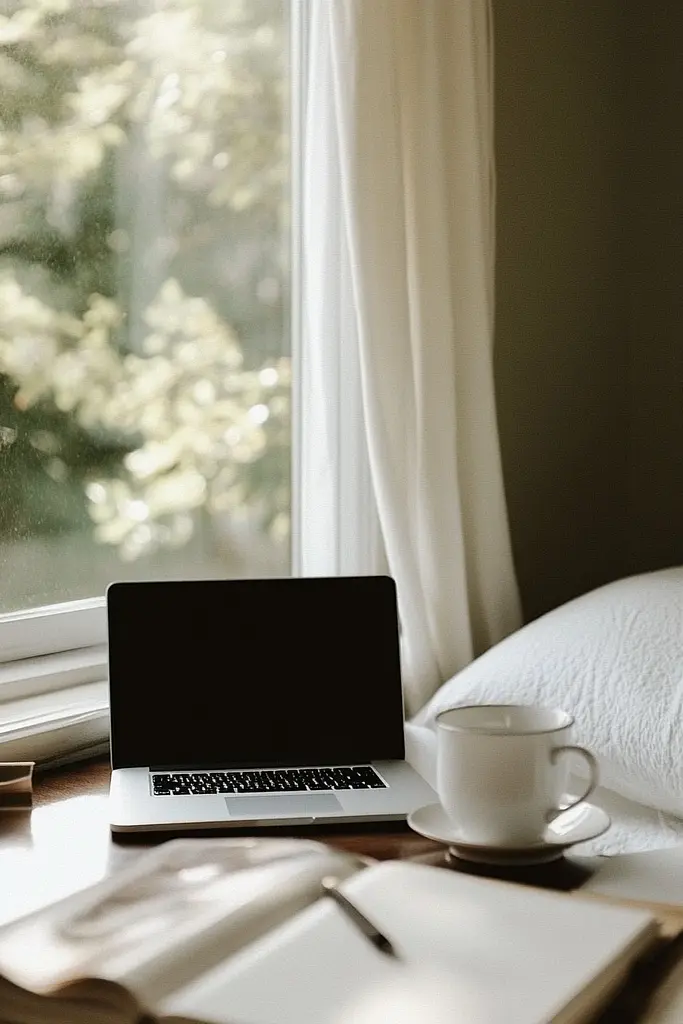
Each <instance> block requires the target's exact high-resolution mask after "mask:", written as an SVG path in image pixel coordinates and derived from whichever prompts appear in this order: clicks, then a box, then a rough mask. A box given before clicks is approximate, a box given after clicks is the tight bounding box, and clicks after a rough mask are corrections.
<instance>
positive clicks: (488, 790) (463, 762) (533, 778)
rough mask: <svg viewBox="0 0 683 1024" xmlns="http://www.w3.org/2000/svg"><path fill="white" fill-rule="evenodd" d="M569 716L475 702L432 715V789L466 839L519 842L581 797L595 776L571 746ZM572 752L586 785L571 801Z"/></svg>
mask: <svg viewBox="0 0 683 1024" xmlns="http://www.w3.org/2000/svg"><path fill="white" fill-rule="evenodd" d="M573 724H574V720H573V718H572V717H571V715H569V714H568V713H567V712H566V711H562V710H561V709H559V708H544V707H538V706H531V705H522V704H477V705H469V706H467V707H457V708H450V709H448V710H445V711H442V712H440V714H438V715H437V717H436V726H437V757H436V788H437V792H438V795H439V799H440V800H441V803H442V805H443V808H444V810H445V811H446V813H447V815H448V817H449V818H450V819H451V821H452V823H453V825H454V826H455V827H456V828H457V829H458V832H459V833H460V834H461V835H462V838H463V840H464V841H466V842H469V843H474V844H480V845H482V846H506V847H524V846H527V845H532V844H534V843H538V842H540V841H542V837H543V833H544V830H545V829H546V828H547V826H548V824H549V823H550V822H551V821H552V820H553V819H554V818H555V817H557V815H558V814H560V813H562V811H564V810H567V809H568V808H569V807H573V806H575V805H576V804H578V803H580V802H581V801H582V800H585V799H586V797H587V796H588V795H589V794H590V793H591V792H592V791H593V789H594V788H595V786H596V785H597V782H598V767H597V763H596V760H595V758H594V757H593V755H592V754H591V753H590V752H589V751H588V750H585V749H584V748H583V747H577V746H573V745H571V744H570V742H569V740H570V737H571V728H572V725H573ZM571 755H573V756H574V757H580V758H582V759H583V760H584V762H585V763H586V765H587V767H588V784H587V786H586V788H585V791H584V792H583V793H582V794H581V796H579V797H573V798H572V799H570V798H569V797H568V796H567V788H568V784H569V775H570V768H571V765H570V761H571Z"/></svg>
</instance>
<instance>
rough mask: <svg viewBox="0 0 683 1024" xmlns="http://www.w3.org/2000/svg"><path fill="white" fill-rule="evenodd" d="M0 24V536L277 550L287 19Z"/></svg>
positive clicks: (284, 505)
mask: <svg viewBox="0 0 683 1024" xmlns="http://www.w3.org/2000/svg"><path fill="white" fill-rule="evenodd" d="M1 10H2V14H0V425H5V426H6V427H8V428H11V430H12V431H16V439H15V440H13V443H11V444H6V445H4V446H3V445H0V475H1V478H2V494H3V500H2V502H0V535H2V534H5V535H13V536H16V535H22V534H35V533H41V532H50V531H55V530H60V529H73V528H74V526H77V525H78V524H79V522H85V521H92V522H93V524H94V526H93V528H94V530H95V535H96V537H97V539H99V540H100V541H102V542H103V543H108V544H114V545H116V546H118V548H119V549H120V551H121V553H122V555H123V556H124V557H127V558H134V557H137V556H138V555H139V554H142V553H145V552H147V551H149V550H150V549H153V548H154V546H158V545H164V544H178V543H182V542H183V539H186V538H187V537H188V536H189V533H191V530H192V525H193V522H194V519H193V516H194V515H195V514H196V513H198V511H199V510H203V511H204V512H207V511H208V512H209V513H212V514H225V513H237V512H238V511H239V510H244V509H245V508H246V509H249V510H251V512H252V513H253V515H254V516H255V517H256V518H257V519H258V520H259V521H260V522H261V523H262V524H263V528H264V529H268V530H271V531H272V532H273V534H274V535H276V536H280V537H281V536H283V535H286V533H287V530H288V518H287V516H288V511H287V510H288V507H289V485H288V480H289V444H290V440H289V420H290V416H289V392H290V380H289V365H288V361H287V358H286V357H287V343H286V341H285V342H284V344H283V324H285V323H287V322H288V304H289V295H288V271H289V268H288V265H287V259H286V258H285V257H283V253H284V252H285V251H286V246H285V245H283V241H285V240H286V225H287V223H288V219H289V218H288V210H287V202H288V188H287V182H288V173H289V171H288V168H289V150H288V147H289V130H288V123H287V117H286V110H287V106H288V98H287V90H288V73H287V66H286V65H287V59H286V58H287V53H288V41H287V33H288V22H287V15H288V5H287V4H283V3H282V2H281V0H156V2H155V3H154V4H152V3H146V2H144V0H130V2H127V0H15V2H5V4H4V5H3V6H2V8H1ZM88 517H89V518H88Z"/></svg>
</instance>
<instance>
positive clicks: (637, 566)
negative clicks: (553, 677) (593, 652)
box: [494, 0, 683, 619]
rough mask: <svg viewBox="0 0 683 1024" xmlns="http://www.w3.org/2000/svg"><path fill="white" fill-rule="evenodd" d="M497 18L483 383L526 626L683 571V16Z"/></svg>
mask: <svg viewBox="0 0 683 1024" xmlns="http://www.w3.org/2000/svg"><path fill="white" fill-rule="evenodd" d="M494 16H495V37H496V43H495V45H496V51H495V56H496V146H497V173H498V211H497V223H498V243H497V244H498V258H497V321H496V349H495V367H496V386H497V398H498V412H499V426H500V432H501V445H502V450H503V462H504V472H505V482H506V491H507V498H508V506H509V512H510V523H511V530H512V538H513V549H514V554H515V562H516V567H517V573H518V578H519V583H520V588H521V591H522V599H523V603H524V609H525V615H526V618H527V619H529V618H533V617H535V616H537V615H539V614H541V613H542V612H543V611H546V610H548V609H550V608H552V607H555V606H556V605H558V604H560V603H562V602H563V601H565V600H567V599H569V598H571V597H573V596H576V595H577V594H580V593H582V592H584V591H586V590H589V589H591V588H592V587H594V586H598V585H600V584H601V583H604V582H608V581H609V580H611V579H615V578H617V577H619V576H621V575H625V574H627V573H629V572H633V571H644V570H647V569H650V568H658V567H660V566H662V565H666V564H674V563H677V562H683V457H681V454H680V453H681V452H683V329H682V326H681V325H682V323H683V321H682V319H681V315H680V314H681V308H680V307H681V301H682V300H681V296H682V294H683V289H682V287H681V285H682V284H683V260H682V259H681V237H683V236H682V233H681V216H680V214H681V204H682V200H681V190H682V189H683V177H682V175H681V170H682V169H683V168H682V166H681V165H682V163H683V160H682V155H683V138H682V130H681V128H682V126H683V103H682V102H681V100H682V99H683V97H682V95H681V82H682V81H683V71H682V65H683V62H682V61H681V60H680V56H679V53H678V45H679V43H680V40H681V39H682V38H683V5H682V6H681V9H679V8H678V7H676V6H675V5H674V3H673V2H672V0H664V2H663V3H660V2H659V0H658V3H657V4H656V5H653V9H652V10H650V8H649V6H648V7H646V6H645V5H642V4H636V3H635V2H634V3H633V5H632V9H631V10H630V11H628V10H627V9H626V8H625V6H624V5H623V4H618V3H616V2H609V3H606V2H603V3H599V4H598V5H595V4H592V3H590V2H588V0H578V2H576V0H563V2H561V0H551V2H550V3H540V2H535V0H515V2H513V0H497V3H496V4H495V10H494Z"/></svg>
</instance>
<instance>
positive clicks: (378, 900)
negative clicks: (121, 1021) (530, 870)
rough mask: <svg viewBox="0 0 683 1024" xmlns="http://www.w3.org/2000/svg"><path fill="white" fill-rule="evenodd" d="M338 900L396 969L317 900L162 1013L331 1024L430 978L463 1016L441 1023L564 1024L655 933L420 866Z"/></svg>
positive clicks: (628, 911) (396, 865) (360, 884)
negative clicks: (388, 950)
mask: <svg viewBox="0 0 683 1024" xmlns="http://www.w3.org/2000/svg"><path fill="white" fill-rule="evenodd" d="M341 888H342V889H343V891H344V892H345V893H346V894H347V895H348V896H349V897H350V898H351V899H352V900H353V901H354V903H356V905H357V906H358V907H359V908H360V909H361V910H362V911H363V913H365V914H366V915H367V917H368V918H370V920H371V921H372V922H373V923H374V924H375V925H376V926H377V927H378V928H379V929H380V930H381V931H383V932H384V934H385V935H387V937H388V938H389V939H391V941H392V942H393V943H394V945H395V947H396V950H397V952H398V954H399V957H398V959H393V958H390V957H388V956H386V955H384V954H382V953H380V952H378V951H377V950H375V949H374V947H373V946H372V945H371V944H370V942H369V941H368V939H367V938H365V937H364V936H363V935H362V934H361V933H360V931H359V930H358V929H357V927H356V926H355V925H354V924H353V923H352V922H351V921H350V920H348V919H347V917H346V916H345V915H344V913H343V912H342V911H341V910H340V908H339V907H338V906H337V905H336V904H335V903H333V901H331V900H329V899H324V898H323V899H320V900H318V901H317V902H316V903H315V904H313V905H312V906H310V907H308V908H306V909H305V910H304V911H303V912H301V913H299V914H298V915H297V916H296V917H294V918H293V919H291V920H290V921H288V922H287V923H286V924H284V925H281V926H280V927H278V928H277V929H276V930H274V931H273V932H271V933H270V934H269V935H268V936H267V937H266V938H264V939H260V940H259V941H258V942H256V943H254V944H252V945H251V946H248V947H246V948H245V949H244V950H242V951H241V952H240V953H238V954H237V955H236V956H234V957H232V958H230V959H229V960H227V961H225V962H224V964H222V965H221V966H219V967H218V968H215V969H214V970H212V971H211V972H209V973H207V974H206V975H204V976H203V977H202V978H200V979H198V980H197V981H195V982H194V983H193V984H192V985H191V986H190V987H188V988H187V989H185V991H184V992H183V993H182V994H179V995H177V996H176V997H175V998H172V999H171V1000H169V1001H167V1002H166V1003H165V1004H164V1006H163V1007H162V1009H163V1010H164V1011H166V1012H173V1013H185V1014H188V1015H191V1016H195V1017H200V1018H202V1019H205V1020H207V1021H211V1022H220V1024H223V1022H226V1024H227V1022H233V1021H235V1022H240V1024H241V1022H249V1024H327V1022H330V1024H331V1022H335V1024H336V1022H340V1021H345V1020H347V1019H349V1020H350V1019H352V1017H351V1016H350V1015H347V1012H346V1009H348V1010H349V1014H350V1007H352V1006H353V1005H355V1004H358V1002H359V1001H361V1002H362V1000H364V999H366V998H368V999H369V998H372V997H373V994H374V995H376V994H377V993H378V992H379V991H380V990H381V988H382V987H383V986H384V985H388V986H389V990H391V989H394V990H395V989H396V985H397V983H398V982H402V983H403V984H404V985H405V983H406V981H408V982H409V980H410V977H411V976H415V977H416V978H417V977H418V976H419V975H420V972H428V973H429V975H430V977H432V978H437V977H438V976H441V977H442V979H443V983H444V991H445V993H446V996H447V1002H448V1003H449V1005H450V1007H451V1008H452V1009H453V1008H457V1011H458V1012H459V1014H460V1013H461V1016H458V1017H455V1018H453V1017H451V1018H450V1020H451V1022H452V1024H457V1021H458V1020H461V1021H462V1022H463V1024H549V1022H558V1024H565V1022H572V1024H574V1022H575V1021H581V1020H582V1019H583V1018H584V1015H585V1012H586V1006H585V1004H586V1002H589V1003H591V1004H593V1002H594V995H595V992H594V991H593V992H592V993H591V995H590V998H588V992H589V991H590V990H588V991H587V986H589V985H591V982H593V985H592V986H591V989H593V990H594V989H595V987H596V979H602V980H601V981H599V983H598V984H597V987H598V988H599V989H601V988H602V982H604V980H605V979H606V978H608V977H610V976H612V978H613V976H614V974H615V967H618V968H619V970H617V972H616V973H617V976H619V975H620V973H621V972H622V971H623V969H624V968H625V967H626V966H627V965H628V964H629V963H630V962H631V960H632V959H634V957H635V956H636V955H637V954H638V953H639V952H640V951H641V950H642V949H644V948H645V947H646V946H647V945H649V943H650V942H651V940H652V938H653V936H654V934H655V924H654V920H653V918H652V917H651V915H649V914H648V913H646V912H645V911H641V910H637V909H633V908H625V907H616V906H608V905H607V904H604V903H600V902H597V901H596V902H591V901H590V900H582V899H580V898H576V897H574V896H568V895H564V894H560V893H554V892H547V891H542V890H538V889H531V888H529V887H527V886H521V885H512V884H507V883H501V882H492V881H488V880H485V879H481V878H476V877H472V876H468V875H465V874H458V873H457V872H449V871H446V870H444V869H442V868H435V867H429V866H426V865H418V864H410V863H405V862H398V861H389V862H385V863H380V864H376V865H374V866H372V867H369V868H365V869H364V870H362V871H361V872H359V873H358V874H356V875H354V876H352V877H351V878H349V879H347V880H346V881H345V882H344V883H343V884H342V886H341ZM345 1008H346V1009H345ZM354 1019H355V1018H354ZM427 1019H429V1020H430V1021H431V1020H432V1019H434V1020H435V1021H436V1020H439V1019H440V1018H438V1017H436V1016H434V1017H433V1018H430V1017H429V1016H428V1015H426V1016H425V1020H427ZM444 1019H445V1018H444Z"/></svg>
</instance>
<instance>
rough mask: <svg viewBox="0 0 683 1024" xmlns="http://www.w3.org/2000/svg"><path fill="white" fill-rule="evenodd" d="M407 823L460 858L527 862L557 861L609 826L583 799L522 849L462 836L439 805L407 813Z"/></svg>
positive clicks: (605, 816) (601, 813) (603, 814)
mask: <svg viewBox="0 0 683 1024" xmlns="http://www.w3.org/2000/svg"><path fill="white" fill-rule="evenodd" d="M408 824H409V825H410V827H411V828H412V829H413V831H414V832H418V833H419V834H420V835H421V836H424V837H425V839H434V840H436V842H437V843H445V844H446V845H447V846H448V850H449V853H450V854H451V855H452V856H454V857H460V858H461V859H462V860H469V861H476V862H477V863H479V864H498V865H520V866H521V865H527V864H545V863H546V862H548V861H552V860H558V859H559V858H560V857H561V856H562V854H563V853H564V851H565V850H566V849H567V848H568V847H570V846H574V845H575V844H576V843H585V842H587V841H588V840H589V839H595V838H596V837H597V836H601V835H602V834H603V832H606V831H607V829H608V828H609V827H610V825H611V821H610V818H609V815H608V814H607V813H606V812H605V811H603V809H602V808H601V807H596V805H595V804H589V803H587V802H583V803H580V804H577V805H576V806H575V807H572V808H570V809H569V810H568V811H564V812H563V813H562V814H560V815H559V816H558V817H557V818H555V820H554V821H553V822H552V823H551V824H550V825H548V827H547V828H546V830H545V832H544V834H543V838H542V840H541V841H540V842H538V843H533V844H531V845H529V846H524V847H521V848H512V847H501V846H482V845H481V844H478V843H470V842H468V841H467V840H466V839H464V838H463V837H462V835H461V834H460V833H459V831H458V828H457V826H456V825H454V824H453V823H452V821H451V820H450V818H448V816H447V815H446V812H445V811H444V809H443V807H442V806H441V804H428V805H427V806H426V807H420V808H418V810H416V811H413V812H412V813H411V814H409V815H408Z"/></svg>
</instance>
